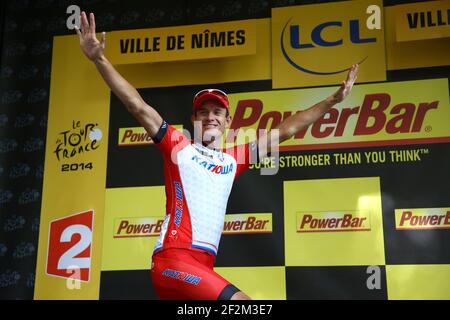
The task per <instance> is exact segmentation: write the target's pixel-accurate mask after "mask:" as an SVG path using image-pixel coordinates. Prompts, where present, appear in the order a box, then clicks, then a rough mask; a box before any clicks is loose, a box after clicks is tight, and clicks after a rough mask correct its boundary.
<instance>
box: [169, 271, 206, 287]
mask: <svg viewBox="0 0 450 320" xmlns="http://www.w3.org/2000/svg"><path fill="white" fill-rule="evenodd" d="M162 275H163V276H166V277H169V278H174V279H177V280H181V281H184V282H187V283H190V284H193V285H198V284H199V283H200V281H202V278H201V277H197V276H194V275H192V274H189V273H186V272H181V271H177V270H172V269H166V270H164V271H163V272H162Z"/></svg>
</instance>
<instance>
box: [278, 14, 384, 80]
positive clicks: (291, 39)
mask: <svg viewBox="0 0 450 320" xmlns="http://www.w3.org/2000/svg"><path fill="white" fill-rule="evenodd" d="M367 13H373V14H372V15H371V16H370V17H369V18H368V19H367V21H366V27H367V28H368V29H370V30H373V29H381V25H380V24H381V22H380V21H381V14H380V8H379V7H377V6H370V7H368V8H367ZM291 21H292V17H291V18H290V19H289V20H288V21H287V22H286V24H285V25H284V27H283V31H282V32H281V37H280V47H281V51H282V53H283V56H284V58H285V59H286V60H287V61H288V62H289V64H290V65H291V66H293V67H294V68H296V69H298V70H300V71H302V72H305V73H309V74H314V75H332V74H338V73H342V72H345V71H347V70H348V68H345V69H342V70H337V71H328V72H326V71H316V70H311V69H308V68H306V67H304V66H301V65H300V64H298V63H297V62H296V61H294V58H293V57H292V52H300V50H308V49H314V48H316V49H317V48H320V47H322V48H332V47H337V46H342V45H343V44H344V43H353V44H356V45H363V44H368V43H373V42H376V41H377V38H375V37H365V38H364V37H362V36H361V23H360V20H359V19H351V20H349V21H348V23H345V24H344V22H343V21H326V22H323V23H321V24H318V25H316V26H314V27H313V28H311V29H310V30H308V28H306V27H304V26H301V25H298V24H290V23H291ZM330 31H334V32H335V34H336V36H335V38H331V37H330V35H329V34H330ZM336 31H337V32H336ZM287 33H289V35H287ZM305 34H306V35H307V36H306V37H305ZM325 35H327V36H325ZM307 38H309V40H307V41H304V42H302V40H301V39H307ZM285 43H286V44H287V45H288V46H289V47H288V48H286V44H285ZM287 49H289V52H291V55H289V53H288V50H287ZM366 59H367V57H364V58H361V60H360V61H359V62H358V63H359V64H361V63H362V62H364V61H365V60H366ZM297 60H298V59H297Z"/></svg>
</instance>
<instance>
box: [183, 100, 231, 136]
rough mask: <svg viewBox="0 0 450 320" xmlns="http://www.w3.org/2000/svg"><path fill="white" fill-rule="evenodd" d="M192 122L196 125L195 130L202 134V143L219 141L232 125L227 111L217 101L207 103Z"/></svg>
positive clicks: (198, 110)
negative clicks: (226, 129)
mask: <svg viewBox="0 0 450 320" xmlns="http://www.w3.org/2000/svg"><path fill="white" fill-rule="evenodd" d="M191 120H192V122H193V123H194V130H196V132H198V133H201V134H202V141H205V142H209V141H213V140H217V139H219V138H220V137H221V136H222V135H223V133H224V131H225V128H228V127H229V126H230V123H231V117H230V116H229V115H228V113H227V109H225V108H224V107H223V106H222V105H221V104H220V103H219V102H217V101H215V100H207V101H205V102H204V103H203V104H202V105H201V106H200V107H199V108H198V109H197V111H196V112H195V114H194V115H193V116H192V118H191Z"/></svg>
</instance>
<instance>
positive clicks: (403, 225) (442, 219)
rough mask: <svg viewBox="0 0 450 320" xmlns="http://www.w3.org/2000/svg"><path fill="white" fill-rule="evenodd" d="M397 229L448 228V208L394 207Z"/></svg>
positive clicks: (449, 217) (449, 221)
mask: <svg viewBox="0 0 450 320" xmlns="http://www.w3.org/2000/svg"><path fill="white" fill-rule="evenodd" d="M395 228H396V229H397V230H433V229H450V208H426V209H395Z"/></svg>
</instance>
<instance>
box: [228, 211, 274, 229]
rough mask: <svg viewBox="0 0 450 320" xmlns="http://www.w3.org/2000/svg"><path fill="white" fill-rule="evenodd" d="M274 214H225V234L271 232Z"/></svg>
mask: <svg viewBox="0 0 450 320" xmlns="http://www.w3.org/2000/svg"><path fill="white" fill-rule="evenodd" d="M271 232H272V214H270V213H260V214H255V213H251V214H229V215H226V216H225V223H224V227H223V234H242V233H271Z"/></svg>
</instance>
